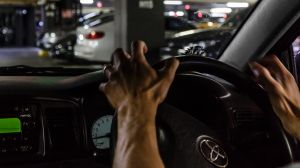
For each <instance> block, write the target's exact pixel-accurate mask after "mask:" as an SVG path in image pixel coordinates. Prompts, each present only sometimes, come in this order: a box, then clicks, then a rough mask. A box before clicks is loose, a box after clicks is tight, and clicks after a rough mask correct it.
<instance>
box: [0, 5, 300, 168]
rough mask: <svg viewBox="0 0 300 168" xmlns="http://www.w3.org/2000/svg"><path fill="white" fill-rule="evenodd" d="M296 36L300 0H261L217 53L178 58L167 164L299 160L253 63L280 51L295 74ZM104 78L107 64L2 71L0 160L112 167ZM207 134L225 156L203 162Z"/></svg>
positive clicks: (59, 167)
mask: <svg viewBox="0 0 300 168" xmlns="http://www.w3.org/2000/svg"><path fill="white" fill-rule="evenodd" d="M137 31H138V30H137ZM299 34H300V1H299V0H290V1H289V2H286V0H277V1H272V0H261V1H259V3H257V4H256V6H255V8H254V9H253V10H252V11H251V13H250V14H249V16H248V17H247V19H246V21H245V22H244V23H243V24H242V25H241V27H240V28H239V29H238V30H237V31H236V33H235V35H234V37H233V38H232V40H231V41H230V43H229V45H228V47H227V48H225V49H224V52H223V53H222V54H221V57H220V59H218V60H216V59H211V58H207V57H199V56H197V55H196V54H195V53H188V54H186V55H179V56H176V57H177V59H178V60H179V61H180V66H179V69H178V70H177V73H176V78H175V80H174V82H173V84H172V86H171V89H170V91H169V94H168V96H167V99H166V100H165V102H163V103H162V104H161V105H160V107H159V110H158V112H157V118H156V126H157V139H158V145H159V151H160V155H161V157H162V160H163V162H164V164H165V167H170V168H182V167H186V168H192V167H203V168H214V167H236V168H241V167H243V168H248V167H249V168H253V167H255V168H260V167H261V168H275V167H281V166H284V165H287V164H289V163H292V162H297V161H299V159H300V158H299V156H300V153H299V151H300V146H299V142H298V140H296V139H295V138H294V137H291V136H290V135H289V134H287V133H286V132H285V131H284V129H283V127H282V125H281V123H280V121H279V120H278V118H277V117H276V115H275V114H274V112H273V110H272V107H271V105H270V102H269V99H268V96H267V94H266V92H265V90H264V89H263V86H261V85H259V84H258V83H257V82H256V81H255V80H253V76H252V73H251V72H250V71H249V68H248V62H250V61H254V60H258V59H260V58H262V57H264V56H265V55H267V54H271V53H272V54H273V53H274V54H276V55H277V56H278V58H279V59H280V60H281V61H282V62H283V63H284V65H285V66H286V67H287V68H288V69H289V71H290V72H291V73H292V74H293V75H294V77H295V78H296V79H297V75H298V74H297V62H296V60H295V55H294V52H293V47H292V43H293V42H294V41H295V39H296V38H297V37H298V36H299ZM99 54H101V53H99ZM165 61H166V60H162V61H160V62H158V63H155V64H153V68H155V70H157V71H159V70H160V69H161V68H162V67H163V66H164V64H165ZM106 81H107V79H106V77H105V74H104V72H103V70H101V69H100V70H96V71H95V70H94V69H86V68H85V69H80V68H55V67H53V68H32V67H26V66H15V67H4V68H0V100H1V101H0V111H1V112H0V165H1V167H7V168H20V167H22V168H41V167H43V168H50V167H51V168H69V167H72V168H82V167H92V168H94V167H95V168H96V167H97V168H102V167H103V168H106V167H112V160H113V155H114V147H115V145H116V141H117V138H118V137H117V133H116V131H117V126H116V117H115V116H116V114H115V111H114V109H113V108H111V106H110V104H109V102H108V100H107V99H106V97H105V95H104V94H103V93H102V92H100V91H99V84H101V83H103V82H106ZM5 123H9V124H5ZM204 136H205V137H209V138H210V139H212V140H213V141H214V142H216V143H217V144H219V145H220V146H221V148H222V150H224V151H225V152H226V154H227V155H228V159H227V160H221V161H220V162H218V163H211V162H210V161H209V160H207V158H205V157H204V156H203V153H207V151H205V150H204V151H203V150H202V149H200V148H199V146H201V144H202V143H200V140H201V138H203V137H204ZM208 154H209V153H208ZM204 155H205V154H204Z"/></svg>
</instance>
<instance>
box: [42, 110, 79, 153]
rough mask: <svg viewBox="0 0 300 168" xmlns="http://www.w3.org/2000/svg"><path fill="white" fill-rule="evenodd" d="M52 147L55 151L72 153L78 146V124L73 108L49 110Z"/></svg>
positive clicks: (48, 119)
mask: <svg viewBox="0 0 300 168" xmlns="http://www.w3.org/2000/svg"><path fill="white" fill-rule="evenodd" d="M45 112H46V122H47V125H48V129H49V137H50V145H51V147H52V149H53V150H55V151H72V150H73V149H75V148H76V146H78V143H79V138H78V134H77V131H78V123H77V120H76V115H75V114H76V113H74V111H73V110H72V109H71V108H47V109H46V111H45Z"/></svg>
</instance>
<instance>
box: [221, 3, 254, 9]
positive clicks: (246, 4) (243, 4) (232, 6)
mask: <svg viewBox="0 0 300 168" xmlns="http://www.w3.org/2000/svg"><path fill="white" fill-rule="evenodd" d="M226 5H227V7H230V8H248V7H249V3H247V2H228V3H227V4H226Z"/></svg>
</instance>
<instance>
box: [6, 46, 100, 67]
mask: <svg viewBox="0 0 300 168" xmlns="http://www.w3.org/2000/svg"><path fill="white" fill-rule="evenodd" d="M39 51H40V49H38V48H0V67H3V66H15V65H27V66H34V67H61V66H63V67H88V68H101V67H102V66H101V65H94V64H91V63H88V62H84V61H79V60H75V61H73V62H70V61H68V60H59V59H53V58H51V57H47V56H39Z"/></svg>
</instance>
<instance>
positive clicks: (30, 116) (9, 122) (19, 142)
mask: <svg viewBox="0 0 300 168" xmlns="http://www.w3.org/2000/svg"><path fill="white" fill-rule="evenodd" d="M11 104H12V103H6V104H5V105H4V104H2V103H1V104H0V108H1V110H0V156H9V155H16V154H17V155H23V154H24V155H28V154H35V153H37V152H38V147H39V138H40V132H41V129H40V123H41V122H40V121H41V118H40V112H39V110H38V106H37V105H35V104H25V103H24V104H20V105H11Z"/></svg>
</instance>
